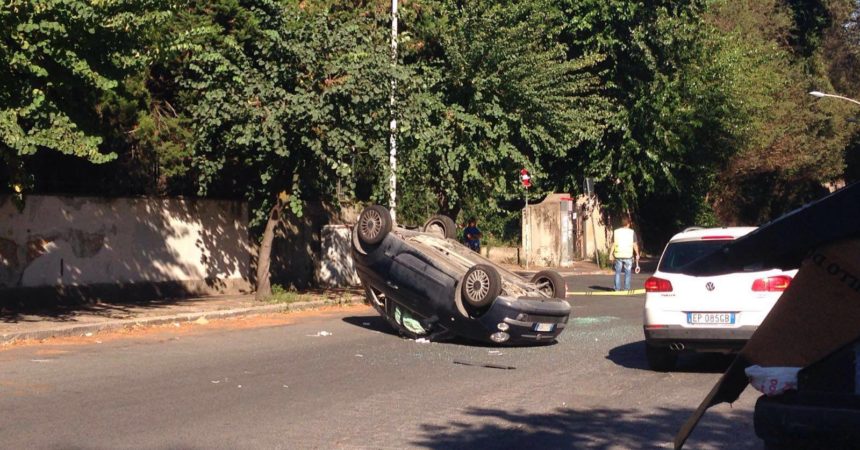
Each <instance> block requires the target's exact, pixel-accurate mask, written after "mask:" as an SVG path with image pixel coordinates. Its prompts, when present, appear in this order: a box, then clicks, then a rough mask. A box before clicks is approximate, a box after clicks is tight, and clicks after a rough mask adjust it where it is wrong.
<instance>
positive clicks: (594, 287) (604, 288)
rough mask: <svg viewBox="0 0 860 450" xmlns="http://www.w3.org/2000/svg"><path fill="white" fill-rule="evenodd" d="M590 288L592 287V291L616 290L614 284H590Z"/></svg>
mask: <svg viewBox="0 0 860 450" xmlns="http://www.w3.org/2000/svg"><path fill="white" fill-rule="evenodd" d="M588 288H589V289H591V290H592V291H602V292H612V291H614V290H615V288H614V287H612V286H596V285H594V286H589V287H588Z"/></svg>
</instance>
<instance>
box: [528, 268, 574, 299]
mask: <svg viewBox="0 0 860 450" xmlns="http://www.w3.org/2000/svg"><path fill="white" fill-rule="evenodd" d="M532 283H534V284H536V285H537V288H538V290H540V291H541V292H543V293H544V294H546V295H548V296H549V297H552V298H562V299H563V298H565V297H566V296H567V284H566V283H565V282H564V278H562V277H561V275H559V274H558V272H556V271H554V270H542V271H540V272H538V273H536V274H535V276H533V277H532Z"/></svg>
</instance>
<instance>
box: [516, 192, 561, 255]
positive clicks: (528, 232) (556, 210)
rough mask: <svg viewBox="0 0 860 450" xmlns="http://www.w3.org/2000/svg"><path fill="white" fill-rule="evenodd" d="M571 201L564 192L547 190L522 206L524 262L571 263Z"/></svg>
mask: <svg viewBox="0 0 860 450" xmlns="http://www.w3.org/2000/svg"><path fill="white" fill-rule="evenodd" d="M571 204H572V201H571V200H570V196H569V195H568V194H550V195H548V196H547V197H546V198H545V199H544V201H542V202H541V203H539V204H536V205H529V206H528V208H527V209H524V210H523V223H522V227H523V234H522V236H523V240H522V243H523V251H524V253H525V255H524V259H527V264H530V265H532V264H533V265H537V266H545V267H560V266H569V265H570V264H571V263H572V248H573V236H572V228H571V224H570V212H572V207H571Z"/></svg>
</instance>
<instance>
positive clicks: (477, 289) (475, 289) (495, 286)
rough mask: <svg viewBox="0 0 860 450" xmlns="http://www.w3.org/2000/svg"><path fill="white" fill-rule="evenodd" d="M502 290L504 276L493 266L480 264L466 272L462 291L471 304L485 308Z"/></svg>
mask: <svg viewBox="0 0 860 450" xmlns="http://www.w3.org/2000/svg"><path fill="white" fill-rule="evenodd" d="M501 291H502V278H501V277H500V276H499V272H498V271H497V270H496V269H495V268H494V267H492V266H488V265H486V264H478V265H475V266H473V267H472V268H471V269H469V271H468V272H466V275H465V276H464V277H463V285H462V286H461V288H460V293H461V294H462V296H463V298H464V299H465V300H466V303H467V304H468V305H469V306H472V307H474V308H483V307H485V306H488V305H489V304H491V303H493V300H495V299H496V297H498V296H499V293H501Z"/></svg>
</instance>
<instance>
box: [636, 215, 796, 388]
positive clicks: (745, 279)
mask: <svg viewBox="0 0 860 450" xmlns="http://www.w3.org/2000/svg"><path fill="white" fill-rule="evenodd" d="M753 230H755V227H732V228H698V227H694V228H688V229H686V230H684V231H683V232H682V233H678V234H676V235H675V236H673V237H672V239H670V240H669V243H668V244H667V245H666V248H665V249H664V250H663V255H662V256H661V257H660V263H659V264H658V266H657V271H656V272H654V276H652V277H651V278H648V280H647V281H645V343H646V346H645V348H646V356H647V358H648V366H649V367H651V369H653V370H660V371H666V370H671V369H672V368H674V367H675V362H676V361H677V358H678V354H679V353H681V352H719V353H731V352H736V351H738V350H740V348H741V347H743V346H744V344H745V343H746V341H747V340H749V338H750V336H752V334H753V332H755V330H756V328H758V326H759V325H760V324H761V322H762V320H764V318H765V316H767V314H768V313H769V312H770V309H771V308H772V307H773V305H774V303H776V301H777V299H779V296H780V295H782V292H783V291H784V290H785V289H786V288H787V287H788V285H789V283H790V282H791V280H792V278H793V277H794V275H795V274H796V273H797V270H791V271H782V270H779V269H771V270H764V271H761V270H758V269H754V270H757V271H749V272H746V271H745V272H736V273H730V274H726V275H718V276H705V277H695V276H692V275H686V274H684V273H683V269H684V266H685V265H686V264H687V263H689V262H692V261H694V260H696V259H698V258H699V257H701V256H704V255H705V254H708V253H711V252H713V251H715V250H717V249H719V248H720V247H722V246H723V245H724V244H726V243H727V242H729V241H731V240H734V239H737V238H739V237H741V236H743V235H745V234H747V233H749V232H751V231H753Z"/></svg>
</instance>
